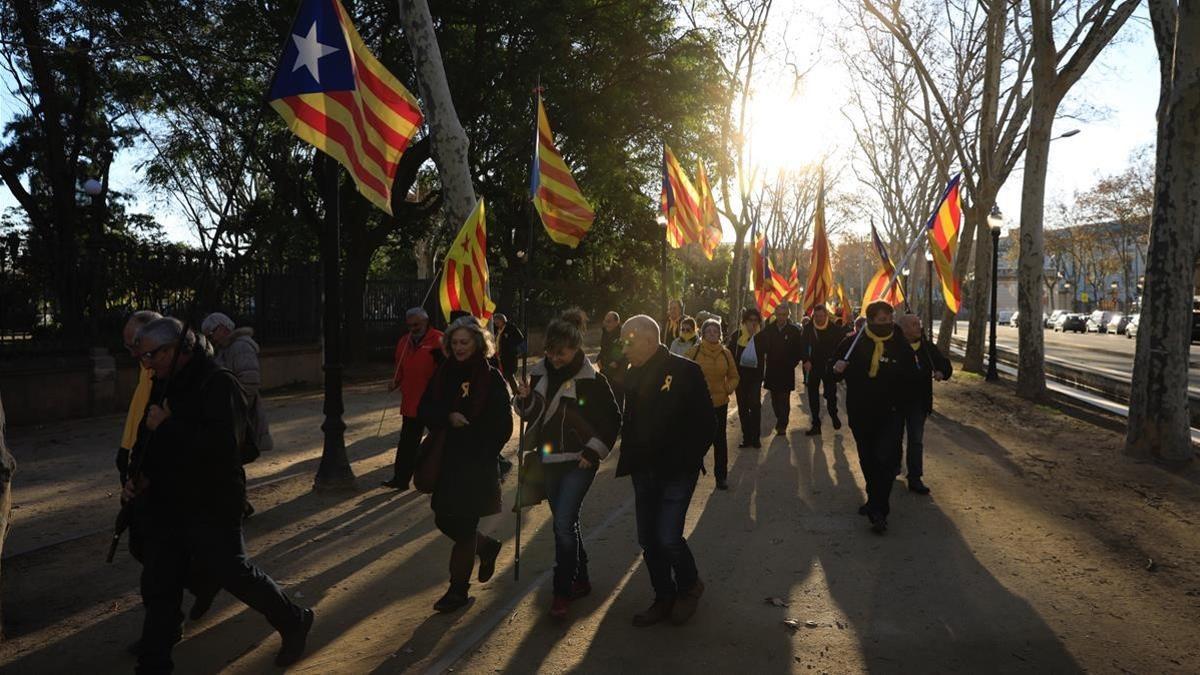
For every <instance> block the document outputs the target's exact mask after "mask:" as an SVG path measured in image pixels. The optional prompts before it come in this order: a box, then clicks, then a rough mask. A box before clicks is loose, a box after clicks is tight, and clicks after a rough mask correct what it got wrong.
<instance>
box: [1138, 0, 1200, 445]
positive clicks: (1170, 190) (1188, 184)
mask: <svg viewBox="0 0 1200 675" xmlns="http://www.w3.org/2000/svg"><path fill="white" fill-rule="evenodd" d="M1150 17H1151V22H1152V23H1153V25H1154V33H1155V41H1156V43H1157V46H1158V53H1159V59H1160V61H1161V65H1160V68H1161V75H1162V91H1161V94H1160V96H1159V108H1158V123H1159V131H1158V158H1157V170H1156V175H1155V189H1154V215H1153V219H1152V222H1151V226H1150V243H1149V246H1148V248H1147V251H1146V286H1145V296H1144V298H1143V306H1142V316H1141V319H1140V323H1139V324H1138V336H1137V340H1138V343H1137V355H1136V357H1135V358H1134V366H1133V386H1132V389H1131V392H1130V403H1129V430H1128V433H1127V435H1126V438H1125V452H1126V454H1129V455H1133V456H1135V457H1142V458H1155V459H1158V460H1160V461H1164V462H1169V463H1180V462H1185V461H1188V460H1190V459H1192V458H1193V456H1194V453H1193V450H1192V444H1191V435H1190V426H1191V425H1190V421H1189V420H1190V415H1189V407H1188V352H1189V350H1190V348H1191V333H1192V326H1191V323H1192V295H1193V292H1194V291H1193V288H1194V277H1193V275H1194V270H1195V264H1196V252H1197V236H1200V234H1198V232H1200V166H1198V165H1197V163H1196V157H1198V156H1200V43H1198V42H1197V41H1196V40H1194V39H1180V38H1181V37H1182V36H1188V37H1189V38H1190V37H1191V36H1195V35H1197V34H1200V7H1197V6H1196V5H1195V4H1194V3H1180V4H1179V5H1178V6H1177V5H1176V4H1175V3H1174V2H1171V1H1170V0H1157V1H1156V0H1151V2H1150Z"/></svg>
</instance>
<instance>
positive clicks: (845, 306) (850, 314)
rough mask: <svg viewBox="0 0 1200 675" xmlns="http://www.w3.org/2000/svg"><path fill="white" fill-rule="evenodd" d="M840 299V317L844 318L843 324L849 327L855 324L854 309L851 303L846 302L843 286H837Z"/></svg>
mask: <svg viewBox="0 0 1200 675" xmlns="http://www.w3.org/2000/svg"><path fill="white" fill-rule="evenodd" d="M837 298H838V316H840V317H841V318H842V324H843V325H846V326H849V325H850V324H851V323H853V322H854V308H853V307H851V306H850V303H848V302H846V292H845V291H843V290H842V285H841V284H840V283H839V284H838V285H837Z"/></svg>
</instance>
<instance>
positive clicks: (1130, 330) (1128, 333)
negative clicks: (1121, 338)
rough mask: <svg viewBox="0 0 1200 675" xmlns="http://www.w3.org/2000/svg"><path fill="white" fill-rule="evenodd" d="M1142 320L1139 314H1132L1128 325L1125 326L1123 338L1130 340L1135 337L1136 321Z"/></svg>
mask: <svg viewBox="0 0 1200 675" xmlns="http://www.w3.org/2000/svg"><path fill="white" fill-rule="evenodd" d="M1140 318H1142V315H1141V314H1133V315H1131V316H1130V317H1129V323H1127V324H1125V337H1127V338H1129V339H1130V340H1132V339H1133V338H1135V337H1137V329H1138V319H1140Z"/></svg>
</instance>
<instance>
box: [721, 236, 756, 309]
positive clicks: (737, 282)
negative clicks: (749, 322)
mask: <svg viewBox="0 0 1200 675" xmlns="http://www.w3.org/2000/svg"><path fill="white" fill-rule="evenodd" d="M751 245H753V242H751ZM746 258H747V256H746V231H745V230H739V231H738V232H737V238H736V239H735V240H734V243H733V264H732V265H731V266H730V267H729V276H730V277H731V278H730V279H729V285H728V286H727V288H732V289H733V297H732V298H730V300H729V315H730V321H729V324H728V326H729V328H728V330H733V329H734V328H737V327H739V326H740V325H741V322H742V303H743V302H744V300H745V295H746V269H745V266H746Z"/></svg>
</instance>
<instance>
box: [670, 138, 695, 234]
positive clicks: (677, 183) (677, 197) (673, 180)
mask: <svg viewBox="0 0 1200 675" xmlns="http://www.w3.org/2000/svg"><path fill="white" fill-rule="evenodd" d="M662 173H663V177H662V195H661V206H662V213H663V217H665V218H666V219H667V243H668V244H670V245H671V248H682V247H683V246H686V245H687V244H698V243H700V242H702V241H703V239H702V238H701V225H700V218H701V213H700V195H699V194H697V192H696V188H694V187H692V181H691V180H690V179H689V178H688V177H687V174H686V173H684V171H683V167H681V166H679V160H677V159H675V153H673V152H671V148H670V147H668V146H667V145H666V144H665V143H664V144H663V171H662Z"/></svg>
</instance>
